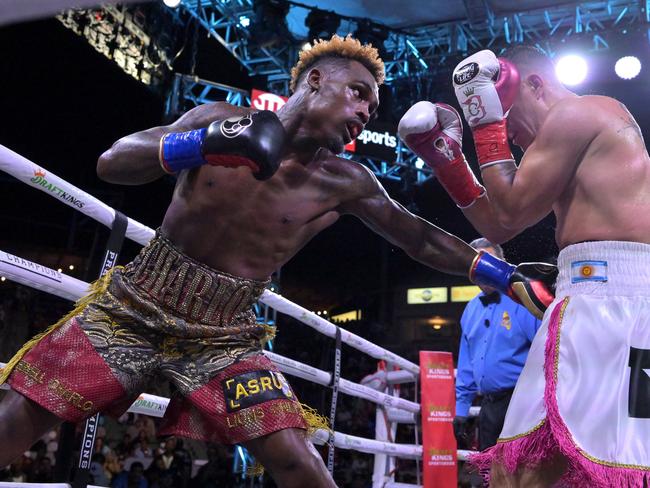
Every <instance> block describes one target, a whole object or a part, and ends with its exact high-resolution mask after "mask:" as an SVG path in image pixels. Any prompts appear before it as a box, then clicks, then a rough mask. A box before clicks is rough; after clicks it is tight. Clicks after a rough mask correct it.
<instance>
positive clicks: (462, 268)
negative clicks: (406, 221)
mask: <svg viewBox="0 0 650 488" xmlns="http://www.w3.org/2000/svg"><path fill="white" fill-rule="evenodd" d="M418 220H419V222H420V227H421V228H420V232H418V233H416V234H412V236H413V235H414V236H416V237H417V239H418V242H404V243H403V247H402V248H403V249H404V250H405V251H406V252H407V254H408V255H409V256H410V257H412V258H413V259H415V260H416V261H418V262H420V263H422V264H424V265H426V266H428V267H430V268H433V269H437V270H438V271H443V272H445V273H449V274H454V275H459V276H467V274H468V273H469V269H470V267H471V265H472V261H473V260H474V258H475V257H476V250H475V249H474V248H473V247H471V246H469V244H467V243H466V242H464V241H462V240H460V239H459V238H458V237H456V236H454V235H452V234H449V233H448V232H445V231H444V230H442V229H440V228H438V227H436V226H435V225H433V224H430V223H429V222H427V221H425V220H422V219H418Z"/></svg>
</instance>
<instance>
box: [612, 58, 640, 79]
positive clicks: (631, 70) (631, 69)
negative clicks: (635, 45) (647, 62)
mask: <svg viewBox="0 0 650 488" xmlns="http://www.w3.org/2000/svg"><path fill="white" fill-rule="evenodd" d="M614 71H616V74H617V75H618V77H619V78H623V79H624V80H631V79H632V78H636V77H637V76H638V75H639V73H640V72H641V61H639V58H637V57H636V56H623V57H622V58H621V59H619V60H618V61H616V65H615V66H614Z"/></svg>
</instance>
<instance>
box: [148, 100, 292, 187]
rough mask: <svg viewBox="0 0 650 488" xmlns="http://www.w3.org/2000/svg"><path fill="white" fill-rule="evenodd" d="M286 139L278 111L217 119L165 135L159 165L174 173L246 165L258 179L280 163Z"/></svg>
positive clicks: (265, 111)
mask: <svg viewBox="0 0 650 488" xmlns="http://www.w3.org/2000/svg"><path fill="white" fill-rule="evenodd" d="M286 140H287V134H286V131H285V130H284V126H283V125H282V123H281V122H280V120H279V119H278V116H277V115H276V114H275V113H273V112H271V111H269V110H262V111H260V112H250V113H248V114H245V115H243V116H236V117H230V118H228V119H225V120H217V121H214V122H212V123H211V124H210V125H209V126H208V127H207V128H204V129H195V130H190V131H187V132H172V133H168V134H165V135H164V136H163V137H162V138H161V139H160V152H159V159H160V165H161V166H162V168H163V169H164V170H165V171H166V172H167V173H172V174H173V173H178V172H179V171H182V170H184V169H190V168H195V167H197V166H201V165H203V164H210V165H213V166H226V167H231V168H234V167H240V166H247V167H249V168H250V169H251V170H252V171H253V175H254V176H255V178H257V179H259V180H266V179H268V178H270V177H271V176H273V174H274V173H275V172H276V171H277V169H278V167H279V166H280V162H281V158H282V154H283V150H284V146H285V144H286Z"/></svg>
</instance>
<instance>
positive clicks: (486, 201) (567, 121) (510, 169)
mask: <svg viewBox="0 0 650 488" xmlns="http://www.w3.org/2000/svg"><path fill="white" fill-rule="evenodd" d="M582 103H584V102H582ZM600 127H602V122H601V121H600V120H599V117H598V115H597V114H594V113H593V112H586V111H584V105H582V104H581V101H580V100H579V99H575V100H567V101H563V102H562V103H558V104H557V105H556V106H555V107H553V108H552V109H551V111H550V112H549V114H548V117H547V119H546V121H545V122H544V125H543V126H542V127H541V129H540V131H539V133H538V135H537V138H536V139H535V141H534V142H533V143H532V144H531V145H530V147H528V149H527V150H526V152H525V154H524V157H523V158H522V160H521V163H520V165H519V167H517V166H516V165H515V164H514V162H512V163H502V164H495V165H492V166H489V167H487V168H485V169H484V170H483V172H482V176H483V183H484V184H485V187H486V189H487V195H488V198H482V199H480V200H479V201H477V202H476V203H475V204H474V205H473V206H471V207H469V208H467V209H464V210H463V213H464V214H465V216H466V217H467V218H468V219H469V220H470V222H472V224H473V225H474V227H476V228H477V230H479V231H480V232H481V233H482V234H483V235H484V236H485V237H487V238H488V239H490V240H491V241H493V242H503V241H504V240H507V239H509V238H511V237H514V235H516V234H518V233H519V232H521V231H522V230H524V229H525V228H527V227H530V226H531V225H534V224H536V223H537V222H539V221H540V220H541V219H543V218H544V217H545V216H546V215H548V214H549V213H550V212H551V211H552V207H553V204H554V203H555V202H557V200H558V199H559V198H560V196H561V195H562V193H563V192H564V191H565V189H566V186H567V184H568V183H569V182H570V181H571V179H572V177H573V175H574V173H575V171H576V170H577V168H578V163H579V161H580V160H581V159H582V156H583V155H584V152H585V151H586V150H587V148H588V146H589V144H590V143H591V141H593V140H594V138H595V137H596V136H597V135H598V133H599V130H600Z"/></svg>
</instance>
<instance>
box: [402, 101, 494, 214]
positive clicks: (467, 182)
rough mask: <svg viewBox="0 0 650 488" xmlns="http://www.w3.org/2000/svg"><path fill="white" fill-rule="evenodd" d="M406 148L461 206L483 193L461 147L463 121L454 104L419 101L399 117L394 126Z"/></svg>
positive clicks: (483, 190)
mask: <svg viewBox="0 0 650 488" xmlns="http://www.w3.org/2000/svg"><path fill="white" fill-rule="evenodd" d="M397 131H398V133H399V136H400V138H401V139H402V140H403V141H404V143H405V144H406V145H407V146H408V148H409V149H410V150H411V151H413V152H414V153H415V154H417V155H418V156H419V157H420V158H422V160H424V162H425V163H427V164H428V165H429V166H430V167H431V168H432V169H433V171H434V173H435V175H436V177H437V178H438V181H440V184H442V186H443V187H444V189H445V190H446V191H447V193H448V194H449V196H450V197H451V198H452V199H453V200H454V202H456V205H458V206H459V207H461V208H464V207H469V206H470V205H471V204H472V203H474V201H476V199H477V198H480V197H481V196H483V194H484V193H485V188H483V186H481V184H480V183H479V182H478V181H477V179H476V176H474V173H473V172H472V170H471V169H470V167H469V166H468V164H467V161H466V160H465V156H464V155H463V151H462V141H463V124H462V122H461V120H460V115H458V112H456V110H454V108H453V107H450V106H449V105H446V104H444V103H436V104H433V103H430V102H418V103H416V104H415V105H413V106H412V107H411V108H410V109H409V110H408V111H407V112H406V113H405V114H404V116H403V117H402V120H400V123H399V127H398V129H397Z"/></svg>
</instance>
